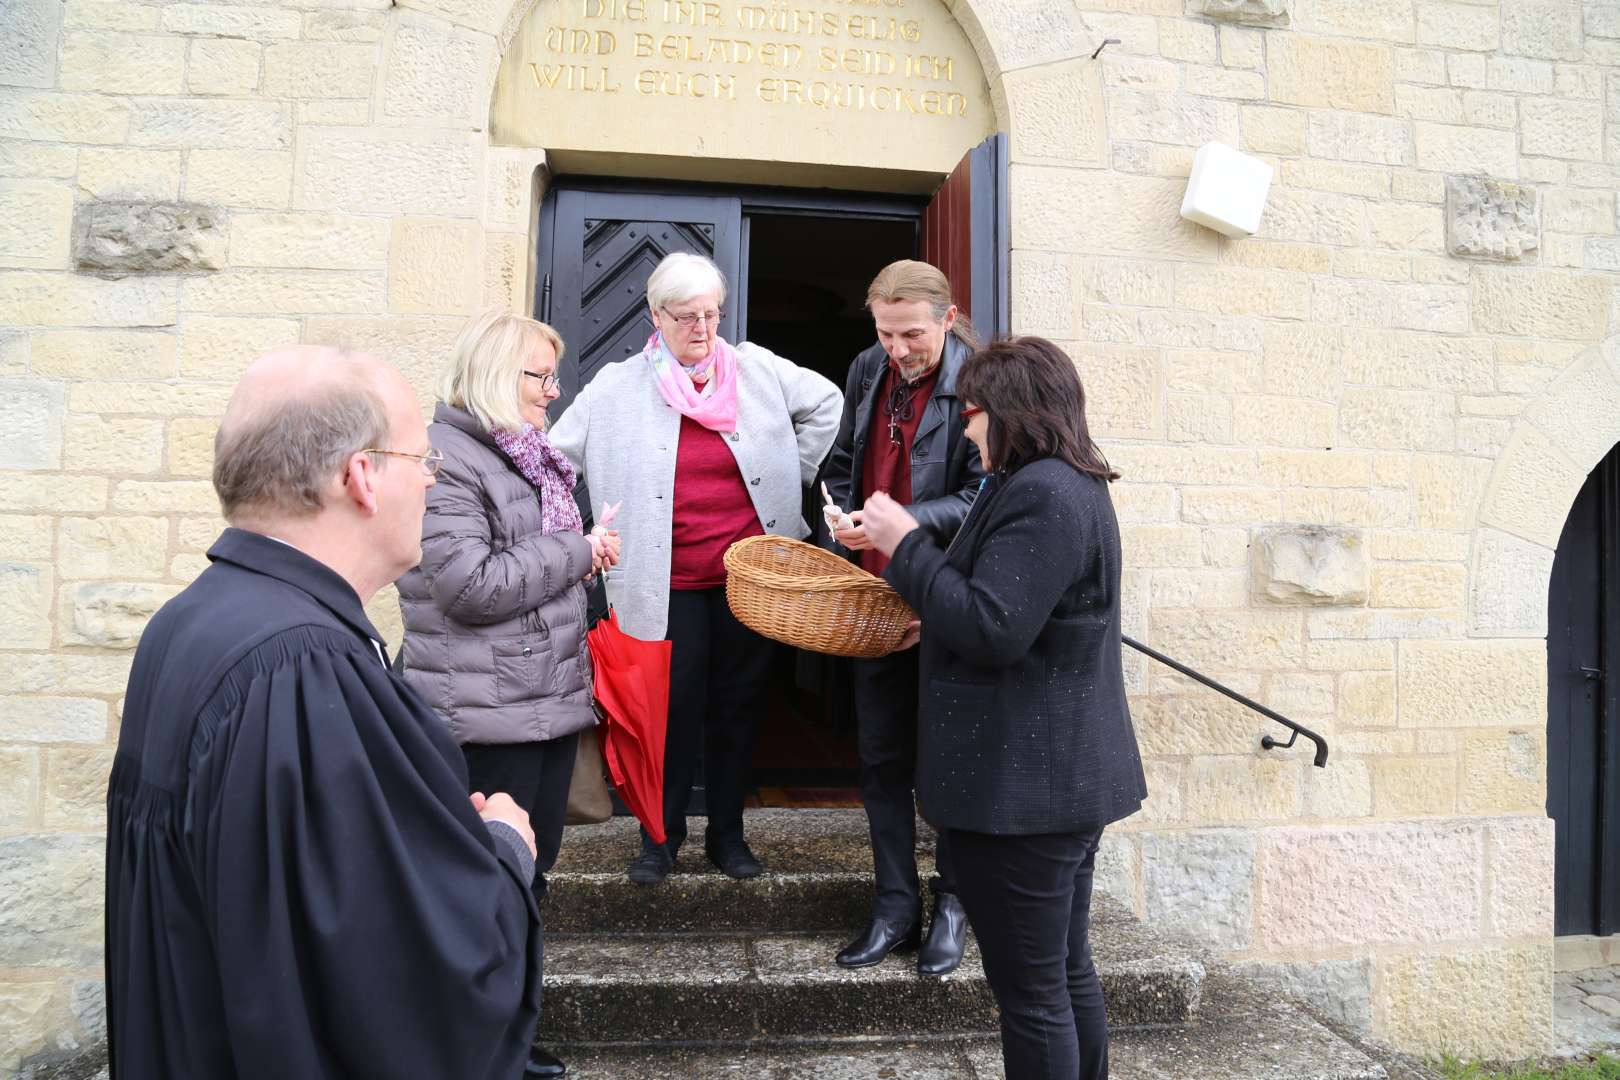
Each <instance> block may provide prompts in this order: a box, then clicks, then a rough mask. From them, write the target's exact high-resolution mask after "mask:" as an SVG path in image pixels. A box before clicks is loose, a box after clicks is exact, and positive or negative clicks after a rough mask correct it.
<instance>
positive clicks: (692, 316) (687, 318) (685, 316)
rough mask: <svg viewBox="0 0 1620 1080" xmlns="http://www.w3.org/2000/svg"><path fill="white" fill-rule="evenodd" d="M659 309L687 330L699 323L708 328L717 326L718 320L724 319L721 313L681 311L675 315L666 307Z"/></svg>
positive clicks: (723, 313)
mask: <svg viewBox="0 0 1620 1080" xmlns="http://www.w3.org/2000/svg"><path fill="white" fill-rule="evenodd" d="M660 307H661V309H662V311H663V312H664V314H665V315H668V316H669V317H670V318H672V319H674V320H675V321H676V322H678V323H680V324H681V325H682V326H683V327H685V328H686V329H688V330H690V329H691V328H692V327H694V326H696V325H697V324H698V323H699V322H707V323H708V324H709V325H710V326H719V325H720V320H721V319H722V318H724V317H725V312H723V311H683V312H681V313H680V314H676V313H675V312H673V311H671V310H669V308H667V307H662V305H660Z"/></svg>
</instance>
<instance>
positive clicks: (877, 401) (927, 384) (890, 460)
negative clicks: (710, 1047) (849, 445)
mask: <svg viewBox="0 0 1620 1080" xmlns="http://www.w3.org/2000/svg"><path fill="white" fill-rule="evenodd" d="M939 368H940V365H939V364H935V365H934V370H932V371H930V372H929V373H928V374H927V375H924V376H923V377H922V378H920V379H918V380H917V381H916V382H915V383H913V384H912V387H911V416H910V418H909V419H900V418H895V419H894V426H895V434H896V435H898V436H899V438H900V444H899V445H898V446H896V445H895V442H894V440H893V439H891V438H890V437H889V421H890V416H889V413H888V409H887V404H888V400H889V394H890V392H891V391H893V389H894V384H895V381H896V380H898V379H899V378H900V373H899V372H898V371H896V370H895V365H894V361H892V360H891V361H890V362H889V366H888V367H887V368H886V369H885V370H884V373H883V382H882V383H881V384H880V385H879V386H878V392H877V397H875V398H873V399H872V401H873V408H872V431H871V433H870V434H869V435H868V436H867V438H866V456H865V457H864V458H863V459H862V460H861V489H860V490H861V496H862V498H861V501H862V502H865V501H866V499H865V496H867V495H870V494H872V492H874V491H881V492H884V493H886V494H887V495H888V496H889V498H891V499H893V500H894V501H895V502H897V503H899V504H900V505H901V506H910V505H911V444H912V442H913V441H914V440H915V439H916V438H917V429H918V428H919V427H921V426H922V418H923V410H924V409H926V408H928V399H929V398H930V397H932V396H933V394H934V384H935V383H936V382H938V381H939ZM888 565H889V558H888V556H886V555H884V554H883V552H881V551H879V550H878V549H877V548H867V549H866V550H865V551H863V552H861V568H862V569H863V570H866V571H867V572H868V573H872V574H881V573H883V568H884V567H885V566H888Z"/></svg>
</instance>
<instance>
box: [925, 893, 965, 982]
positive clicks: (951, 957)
mask: <svg viewBox="0 0 1620 1080" xmlns="http://www.w3.org/2000/svg"><path fill="white" fill-rule="evenodd" d="M967 927H968V921H967V912H966V911H964V910H963V909H962V901H961V900H958V899H957V897H956V894H955V893H936V894H934V917H933V918H932V919H931V920H929V923H928V940H926V941H924V942H923V944H922V948H921V949H920V950H919V951H918V953H917V974H919V975H949V974H950V973H951V972H953V971H955V970H956V969H957V968H958V967H959V966H961V963H962V950H963V949H964V948H966V947H967Z"/></svg>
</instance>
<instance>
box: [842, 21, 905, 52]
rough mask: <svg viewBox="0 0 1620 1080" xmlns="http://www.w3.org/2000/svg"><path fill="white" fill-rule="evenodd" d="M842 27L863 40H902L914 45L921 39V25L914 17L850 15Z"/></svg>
mask: <svg viewBox="0 0 1620 1080" xmlns="http://www.w3.org/2000/svg"><path fill="white" fill-rule="evenodd" d="M844 27H845V29H846V30H848V31H849V36H850V37H852V38H859V39H861V40H863V41H904V42H906V43H907V44H909V45H915V44H916V43H917V42H919V41H921V40H922V26H921V25H920V24H919V23H918V22H917V20H915V19H905V20H901V19H892V18H891V19H880V18H878V17H877V16H876V15H851V16H850V17H849V19H848V21H847V22H845V24H844Z"/></svg>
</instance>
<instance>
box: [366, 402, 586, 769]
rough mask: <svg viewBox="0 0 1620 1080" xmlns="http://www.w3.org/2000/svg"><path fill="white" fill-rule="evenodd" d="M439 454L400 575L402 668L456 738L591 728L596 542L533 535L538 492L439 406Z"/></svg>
mask: <svg viewBox="0 0 1620 1080" xmlns="http://www.w3.org/2000/svg"><path fill="white" fill-rule="evenodd" d="M428 437H429V438H430V439H431V440H432V442H433V445H434V446H435V447H437V448H438V449H439V450H441V451H442V452H443V453H444V464H443V465H442V466H440V468H439V474H438V481H437V483H435V484H434V485H433V487H431V488H429V489H428V493H427V515H426V516H425V517H424V518H423V520H422V562H421V564H420V565H418V566H417V567H416V569H414V570H411V571H410V572H409V573H407V574H406V575H405V576H404V577H402V578H400V579H399V581H398V583H397V586H398V589H399V598H400V609H401V611H402V612H403V614H404V617H405V645H404V654H403V655H404V669H405V680H406V681H407V682H409V683H410V684H411V688H412V689H413V690H415V691H416V692H417V693H418V694H420V695H422V697H423V698H424V699H425V700H426V701H427V702H428V704H430V705H432V706H433V707H434V708H435V709H437V710H438V711H439V712H440V714H442V715H443V716H444V718H445V719H446V720H447V721H448V722H449V725H450V734H451V735H452V736H453V737H454V738H455V740H456V741H457V742H458V743H469V742H472V743H521V742H544V741H545V740H547V739H555V738H558V737H560V736H563V735H568V734H570V733H572V732H575V731H579V730H581V729H582V728H587V727H590V726H592V725H593V724H595V723H596V715H595V713H594V711H593V709H592V706H591V661H590V654H589V653H588V652H587V651H586V648H585V588H584V585H583V583H582V579H583V578H584V576H585V572H586V571H587V570H589V569H590V566H591V546H590V544H589V543H588V542H586V540H585V537H584V536H582V535H581V534H579V533H577V532H558V533H553V534H551V535H550V536H542V535H541V533H540V492H539V491H538V490H537V489H536V488H535V487H534V485H533V484H530V483H529V481H528V480H527V479H525V478H524V476H523V474H522V473H520V472H518V470H517V467H516V466H515V465H513V464H512V463H511V461H510V460H509V459H508V458H507V457H506V455H505V454H503V453H501V451H500V449H499V448H498V447H496V445H495V440H494V439H493V438H492V437H491V436H490V434H489V433H488V432H487V431H486V430H484V428H483V425H481V424H480V423H479V422H478V420H477V419H476V418H474V417H473V416H472V415H471V414H469V413H467V412H465V411H463V410H461V409H457V408H453V407H452V406H449V405H446V404H444V403H443V402H440V403H439V405H438V407H437V408H436V409H435V410H434V413H433V423H432V424H430V425H429V426H428Z"/></svg>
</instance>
